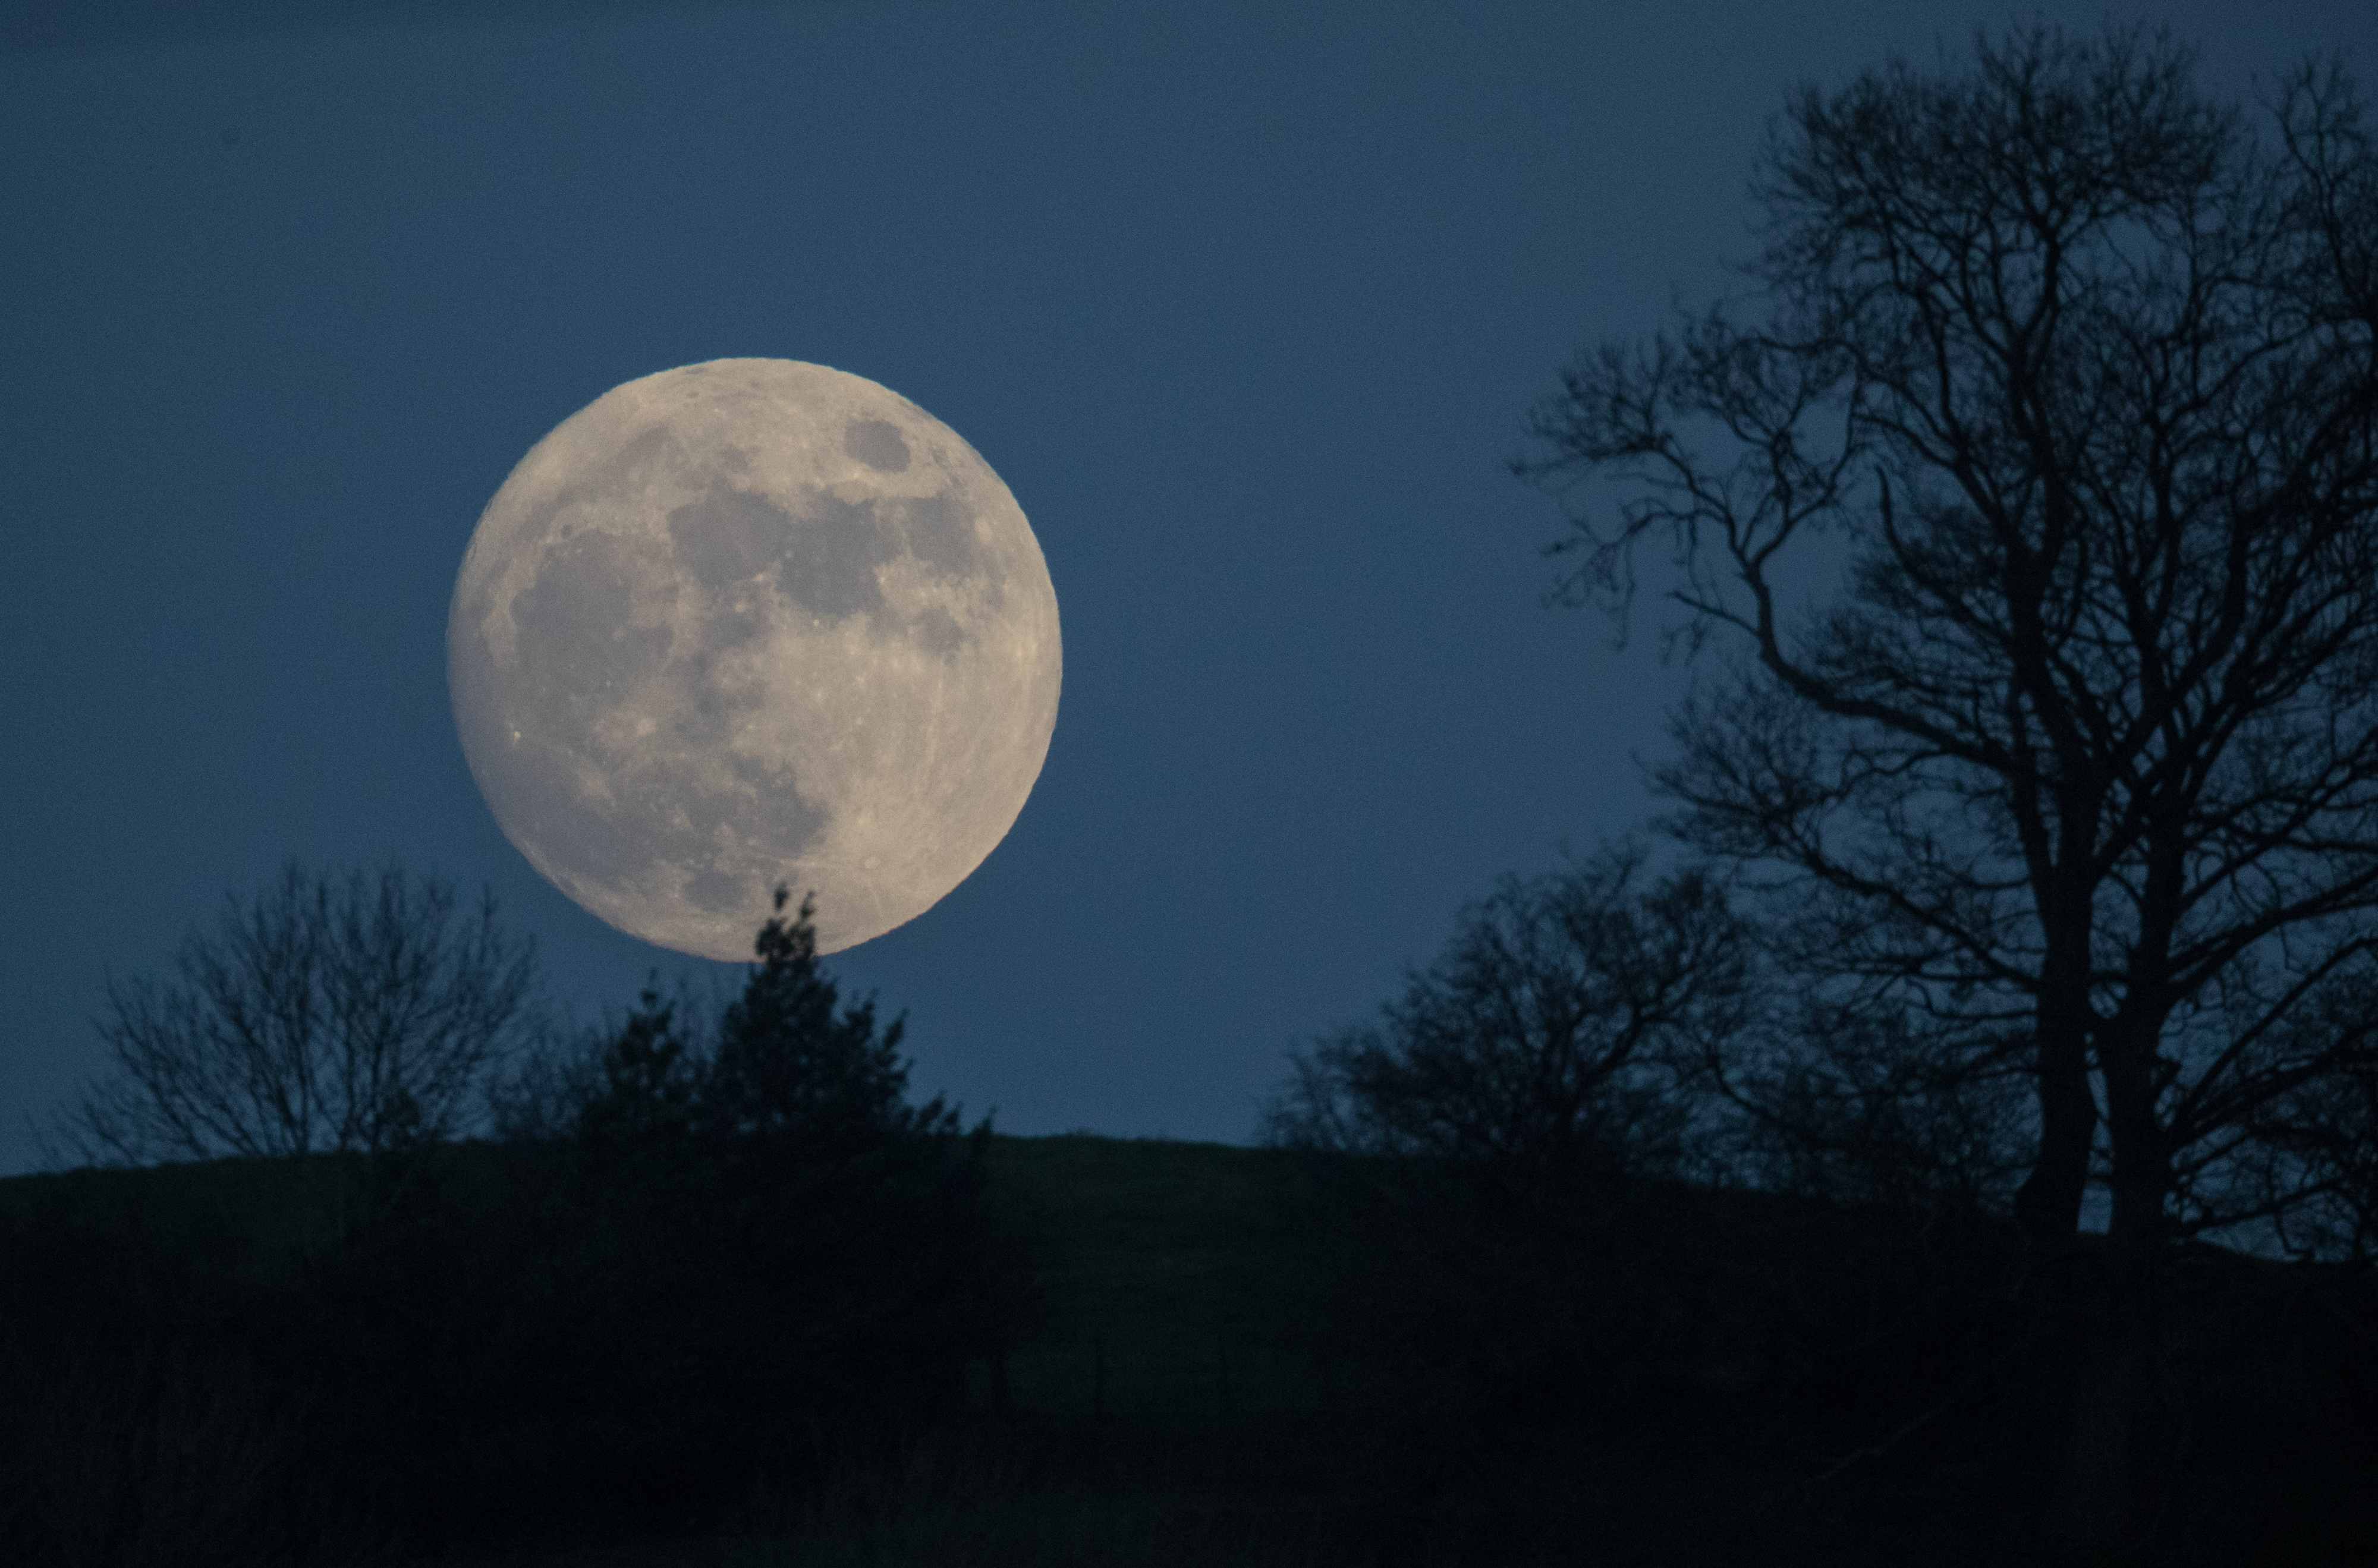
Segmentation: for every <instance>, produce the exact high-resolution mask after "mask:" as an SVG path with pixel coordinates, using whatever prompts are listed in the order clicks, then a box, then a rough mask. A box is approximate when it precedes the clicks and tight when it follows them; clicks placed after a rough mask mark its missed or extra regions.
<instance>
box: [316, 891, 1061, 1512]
mask: <svg viewBox="0 0 2378 1568" xmlns="http://www.w3.org/2000/svg"><path fill="white" fill-rule="evenodd" d="M786 902H787V895H782V894H780V896H779V898H778V901H777V914H776V915H775V916H774V917H772V918H771V919H770V920H769V922H768V923H767V925H766V926H765V927H764V928H763V930H762V931H761V933H760V934H759V937H758V940H757V941H756V943H755V952H756V955H757V957H758V959H759V962H758V963H756V964H753V965H752V966H751V968H750V970H749V971H748V973H747V975H746V976H745V980H744V984H743V986H742V988H741V990H740V992H739V994H738V995H737V997H736V998H735V999H734V1000H733V1001H732V1003H731V1004H729V1005H727V1007H725V1008H724V1009H723V1010H720V1011H718V1012H717V1013H715V1023H713V1022H712V1021H711V1020H712V1018H713V1017H714V1015H713V1014H711V1013H709V1012H706V1011H704V1010H703V1009H702V1008H701V1007H699V1006H696V1005H694V1004H693V1003H692V1002H691V999H688V998H686V997H685V996H683V995H682V994H681V995H680V996H679V998H678V999H674V1000H667V999H663V997H662V996H661V994H660V992H659V990H658V988H657V987H656V986H648V987H646V988H645V989H644V991H643V994H642V996H641V998H640V1000H639V1003H638V1005H637V1006H636V1007H635V1008H633V1009H632V1010H631V1011H629V1012H628V1014H627V1015H626V1016H625V1017H624V1018H623V1019H620V1020H619V1021H616V1022H615V1023H611V1024H609V1025H607V1026H606V1027H604V1028H602V1029H600V1030H598V1031H595V1032H591V1033H589V1034H586V1035H582V1036H581V1037H580V1038H579V1040H578V1041H577V1042H576V1045H575V1047H574V1054H573V1052H572V1050H571V1049H569V1048H564V1047H560V1046H559V1045H558V1043H557V1042H556V1041H554V1040H550V1039H549V1040H546V1041H545V1042H542V1047H549V1048H545V1049H543V1051H542V1059H541V1061H540V1062H539V1063H536V1064H534V1065H535V1066H536V1069H537V1071H536V1072H535V1073H534V1074H529V1075H524V1076H522V1077H520V1078H518V1079H517V1080H516V1082H515V1083H513V1084H512V1085H510V1088H509V1089H508V1090H507V1091H506V1093H507V1094H509V1095H510V1100H509V1101H508V1102H507V1103H508V1105H509V1108H510V1111H511V1112H512V1113H513V1119H512V1128H513V1131H515V1133H517V1134H518V1136H517V1137H516V1139H515V1140H514V1141H512V1142H510V1143H503V1144H499V1145H498V1147H497V1148H496V1150H495V1151H493V1153H494V1155H495V1156H496V1157H495V1159H494V1162H493V1164H494V1167H496V1168H498V1169H500V1170H501V1171H502V1172H503V1177H502V1185H503V1192H504V1194H505V1196H504V1198H503V1201H502V1202H501V1203H498V1204H497V1205H495V1206H493V1207H489V1206H486V1205H485V1204H481V1203H477V1201H476V1200H475V1199H473V1198H471V1197H470V1196H469V1195H468V1194H465V1193H461V1192H454V1193H449V1192H444V1191H437V1190H435V1189H434V1188H433V1187H425V1188H422V1189H419V1190H417V1191H415V1192H414V1196H413V1202H412V1203H410V1204H409V1205H407V1206H400V1207H396V1208H391V1209H390V1211H388V1213H387V1214H386V1215H385V1216H384V1219H383V1221H382V1223H381V1224H379V1225H378V1227H376V1228H375V1229H374V1230H373V1231H371V1232H369V1233H367V1234H366V1235H363V1236H361V1237H358V1238H357V1239H355V1240H354V1242H353V1243H352V1244H350V1245H349V1246H348V1247H347V1248H346V1249H344V1251H342V1253H341V1254H340V1255H339V1256H338V1257H337V1258H335V1259H331V1260H328V1261H327V1262H326V1263H324V1264H323V1266H321V1267H318V1269H317V1270H316V1271H315V1272H314V1275H313V1276H312V1279H311V1282H310V1288H311V1290H312V1292H313V1296H314V1299H315V1300H316V1301H317V1302H318V1303H319V1304H320V1312H321V1318H320V1321H322V1322H324V1323H336V1324H342V1325H344V1333H343V1334H342V1335H341V1336H340V1343H339V1344H337V1345H336V1346H335V1347H330V1349H328V1350H327V1351H326V1352H325V1356H326V1358H327V1359H331V1360H334V1361H336V1362H337V1363H338V1364H340V1365H342V1366H343V1367H346V1368H347V1369H348V1372H347V1376H348V1377H349V1381H350V1384H351V1386H353V1387H354V1388H355V1389H357V1390H358V1391H360V1392H359V1394H358V1401H359V1403H361V1404H362V1405H364V1406H366V1407H368V1408H369V1409H371V1410H373V1411H375V1412H376V1413H377V1414H376V1416H375V1421H376V1422H377V1423H378V1425H380V1426H381V1427H382V1428H383V1429H384V1430H385V1431H386V1432H387V1433H388V1434H389V1435H388V1437H387V1439H386V1441H387V1442H388V1443H389V1444H390V1447H391V1451H392V1453H393V1454H395V1455H396V1457H395V1459H394V1460H393V1461H392V1462H394V1463H396V1464H397V1466H398V1468H399V1469H400V1470H401V1471H402V1474H403V1475H404V1476H405V1477H406V1480H405V1482H404V1485H405V1487H406V1490H407V1491H408V1495H411V1496H414V1497H415V1498H419V1499H424V1500H435V1501H436V1506H437V1508H438V1509H439V1510H441V1511H442V1512H443V1514H444V1515H445V1516H446V1518H447V1520H448V1524H447V1526H445V1534H444V1536H443V1537H442V1538H443V1539H446V1540H450V1541H453V1542H460V1541H461V1540H462V1539H463V1538H467V1537H472V1536H474V1535H475V1536H477V1537H479V1538H492V1537H491V1536H489V1535H488V1532H489V1531H491V1530H494V1529H496V1528H498V1526H507V1523H508V1526H509V1527H513V1528H517V1527H520V1526H522V1524H523V1523H524V1521H525V1520H526V1517H527V1515H526V1514H525V1512H524V1505H523V1504H522V1502H521V1501H520V1500H521V1499H522V1498H524V1497H530V1496H534V1497H535V1498H537V1499H540V1500H542V1501H541V1502H540V1507H541V1508H542V1509H543V1512H542V1513H541V1514H539V1515H538V1516H537V1518H536V1526H537V1527H540V1528H558V1527H560V1526H561V1524H562V1522H563V1521H564V1520H565V1519H568V1518H570V1517H574V1518H575V1520H576V1522H577V1526H578V1527H580V1528H582V1529H584V1530H591V1531H594V1532H595V1533H600V1532H602V1531H605V1530H609V1531H611V1532H613V1533H615V1534H616V1533H617V1532H619V1531H621V1530H631V1529H634V1530H664V1529H666V1530H676V1529H685V1528H698V1527H703V1526H704V1523H705V1521H706V1520H708V1519H709V1518H711V1517H713V1516H715V1514H716V1513H717V1511H718V1510H719V1509H720V1507H721V1506H722V1505H723V1504H725V1503H726V1502H729V1501H731V1500H733V1499H735V1498H736V1497H737V1496H739V1494H740V1491H741V1490H742V1489H743V1488H744V1487H746V1486H748V1485H749V1484H750V1482H751V1478H752V1477H753V1474H754V1472H755V1470H756V1469H757V1468H758V1466H761V1465H762V1464H763V1462H766V1463H771V1464H786V1465H791V1466H795V1468H796V1469H798V1467H799V1466H806V1465H811V1464H814V1465H819V1466H823V1465H824V1464H826V1463H829V1462H835V1461H840V1460H844V1459H847V1457H848V1451H849V1450H850V1449H853V1448H860V1447H863V1446H864V1445H866V1444H870V1443H873V1442H896V1441H898V1440H899V1439H901V1438H902V1437H904V1436H906V1435H907V1433H908V1431H909V1430H914V1429H915V1428H916V1427H919V1426H921V1425H924V1424H929V1423H931V1421H933V1420H935V1419H937V1418H940V1417H941V1416H943V1415H944V1414H947V1413H948V1411H949V1408H950V1406H951V1405H952V1403H953V1401H954V1400H955V1398H957V1397H959V1396H961V1395H962V1394H963V1390H964V1386H965V1371H966V1367H967V1362H968V1361H969V1360H970V1359H975V1358H978V1357H982V1356H988V1355H993V1354H996V1353H998V1352H999V1351H1001V1350H1003V1348H1005V1347H1007V1346H1008V1345H1009V1344H1010V1343H1012V1341H1013V1338H1014V1336H1015V1335H1016V1333H1018V1332H1019V1330H1020V1328H1021V1327H1022V1326H1023V1321H1024V1320H1023V1318H1022V1316H1021V1314H1022V1312H1023V1311H1025V1310H1027V1308H1028V1304H1029V1295H1028V1290H1029V1281H1028V1278H1027V1277H1025V1275H1023V1273H1022V1269H1023V1263H1022V1260H1021V1257H1020V1254H1018V1253H1017V1252H1016V1251H1015V1249H1014V1248H1013V1247H1012V1245H1010V1244H1007V1243H1004V1242H1003V1240H1002V1239H1000V1238H998V1237H997V1236H995V1235H994V1234H993V1233H992V1232H991V1228H990V1226H989V1221H988V1217H987V1215H986V1213H985V1211H984V1210H983V1207H982V1204H981V1195H982V1188H983V1179H984V1176H983V1167H982V1158H983V1154H984V1151H985V1148H986V1146H987V1143H988V1140H989V1135H990V1128H989V1122H988V1120H986V1121H985V1122H983V1123H982V1124H981V1125H980V1126H979V1127H977V1128H976V1129H975V1130H974V1133H973V1135H972V1136H970V1137H962V1136H959V1135H958V1118H957V1115H956V1113H955V1111H954V1110H950V1109H947V1108H945V1107H943V1105H942V1103H941V1101H940V1100H939V1099H935V1100H933V1101H932V1102H931V1103H930V1104H928V1105H926V1106H922V1107H911V1106H909V1105H907V1103H906V1102H905V1098H904V1096H905V1094H906V1090H907V1066H906V1064H905V1063H904V1062H903V1061H902V1060H901V1059H899V1057H898V1055H897V1053H896V1047H897V1041H898V1038H899V1028H898V1025H897V1023H895V1024H894V1025H893V1027H891V1028H890V1029H882V1028H879V1027H878V1025H877V1023H876V1021H875V1013H874V1009H873V1006H872V1003H871V1001H867V1002H861V1003H859V1004H857V1005H853V1006H844V1005H843V1004H842V1003H841V999H840V997H839V994H838V991H837V988H836V987H835V983H834V982H833V980H832V979H831V978H830V977H829V976H826V975H825V974H824V973H823V972H822V970H821V969H820V968H819V965H818V963H817V958H816V949H815V941H814V936H813V933H812V930H811V926H810V920H809V908H808V906H807V905H806V904H804V906H803V907H802V909H801V910H800V911H799V913H798V914H797V915H790V916H788V915H787V912H786V910H785V904H786ZM496 1098H497V1099H498V1101H503V1100H504V1095H498V1096H496ZM498 1120H499V1122H501V1121H502V1120H503V1118H501V1117H499V1118H498ZM474 1205H475V1206H474ZM464 1427H467V1428H470V1429H472V1430H479V1431H482V1432H484V1433H486V1434H488V1435H487V1436H486V1441H484V1442H474V1443H472V1444H470V1445H468V1446H467V1448H465V1447H462V1446H459V1445H457V1444H456V1443H454V1442H450V1441H442V1440H440V1439H439V1437H438V1433H439V1432H440V1431H441V1430H456V1429H460V1428H464ZM496 1434H505V1435H503V1436H501V1437H500V1438H498V1436H497V1435H496ZM788 1450H789V1457H787V1451H788ZM783 1479H785V1480H787V1481H788V1482H790V1483H793V1484H798V1483H799V1475H798V1474H789V1475H787V1476H785V1477H784V1478H783ZM425 1506H426V1503H425Z"/></svg>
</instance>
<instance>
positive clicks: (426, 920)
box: [44, 862, 535, 1166]
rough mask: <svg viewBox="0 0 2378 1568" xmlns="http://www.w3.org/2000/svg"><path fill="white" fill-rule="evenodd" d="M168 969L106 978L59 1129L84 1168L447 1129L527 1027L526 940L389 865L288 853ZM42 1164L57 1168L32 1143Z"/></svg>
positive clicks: (388, 1146)
mask: <svg viewBox="0 0 2378 1568" xmlns="http://www.w3.org/2000/svg"><path fill="white" fill-rule="evenodd" d="M175 970H176V978H175V979H174V980H173V981H172V982H169V983H166V984H162V985H161V984H159V983H157V982H155V981H152V980H149V979H145V978H143V979H135V980H132V981H128V982H118V981H116V980H114V979H112V978H111V979H110V980H109V982H108V985H107V1003H108V1011H107V1016H106V1017H104V1018H103V1019H102V1020H101V1021H100V1022H99V1025H98V1027H99V1031H100V1034H101V1035H102V1038H104V1039H105V1040H106V1041H107V1043H108V1045H109V1046H110V1047H112V1048H113V1052H114V1062H113V1067H114V1076H113V1077H112V1078H109V1079H108V1080H106V1081H104V1082H102V1083H101V1084H100V1085H99V1086H97V1087H96V1088H94V1089H91V1090H90V1091H88V1092H86V1094H85V1095H83V1097H82V1099H81V1100H80V1101H79V1103H78V1105H77V1106H76V1107H74V1108H73V1110H72V1111H71V1112H70V1113H69V1114H68V1115H67V1116H66V1118H64V1119H62V1131H63V1132H64V1133H65V1135H66V1137H67V1138H68V1139H69V1140H70V1141H71V1142H72V1143H74V1144H75V1145H76V1152H77V1153H78V1155H79V1157H80V1159H81V1162H82V1163H84V1164H109V1165H138V1164H147V1163H151V1162H155V1161H160V1160H176V1159H178V1160H207V1159H214V1158H219V1157H222V1156H225V1155H248V1156H287V1155H307V1154H316V1153H344V1152H348V1151H363V1152H366V1153H374V1154H376V1153H379V1152H382V1151H389V1150H394V1149H402V1148H406V1147H412V1146H417V1145H419V1144H421V1143H427V1142H434V1141H437V1140H439V1139H442V1138H445V1137H447V1136H450V1134H451V1133H452V1132H453V1131H455V1129H456V1127H457V1126H458V1124H459V1122H460V1120H461V1119H462V1114H463V1106H464V1102H465V1098H466V1096H467V1095H470V1094H471V1093H472V1092H473V1091H474V1089H475V1088H477V1086H478V1080H479V1078H480V1077H481V1075H482V1073H483V1072H484V1071H485V1070H486V1068H487V1067H488V1065H489V1064H490V1063H491V1062H492V1061H494V1060H495V1059H497V1058H498V1056H500V1055H501V1054H502V1053H503V1052H504V1051H505V1050H506V1049H507V1048H508V1047H510V1045H511V1044H512V1043H513V1040H514V1037H515V1035H516V1033H517V1031H518V1030H519V1029H520V1027H521V1026H522V1024H523V1023H524V1022H525V1021H526V1018H527V1015H528V1011H529V1008H530V1002H531V990H532V987H533V985H534V977H535V955H534V944H533V943H532V942H531V941H530V940H526V939H515V938H513V937H511V936H509V935H507V934H506V933H505V931H504V930H503V929H502V928H501V927H500V926H499V925H498V923H497V919H496V904H495V896H494V894H493V893H492V892H489V893H485V894H483V896H482V898H481V900H480V903H479V906H478V908H477V910H476V911H475V912H474V913H473V914H464V913H463V912H462V911H461V910H460V909H459V908H458V905H457V902H456V898H455V894H454V892H453V890H452V888H451V887H450V885H449V884H447V883H445V882H443V881H441V880H438V879H436V878H434V877H432V878H422V879H418V880H415V879H413V878H409V877H408V876H406V875H405V873H403V872H402V870H400V869H398V868H395V867H393V866H391V867H390V868H386V869H383V870H382V871H380V872H379V873H378V875H377V876H372V875H367V874H366V873H365V872H363V871H355V872H354V873H352V874H350V875H349V876H347V877H346V878H345V879H343V880H336V879H333V878H331V877H330V876H328V875H323V874H318V873H313V872H309V871H306V870H305V869H303V868H300V867H299V866H298V865H297V864H296V863H294V862H292V863H291V864H290V865H289V866H288V867H286V868H284V870H283V871H282V876H281V880H279V882H278V883H277V884H275V885H273V886H272V887H270V888H269V889H267V890H265V891H263V892H258V893H257V894H256V895H255V896H254V897H253V898H247V899H243V898H241V897H240V896H239V895H237V894H233V895H232V896H231V897H230V898H229V899H228V901H227V907H226V908H225V910H224V912H223V916H222V919H221V921H220V922H219V923H218V925H217V927H216V928H215V929H214V930H213V931H212V932H198V931H193V932H191V933H190V934H188V935H187V936H186V937H185V938H184V940H183V941H182V944H181V948H180V951H179V952H178V954H177V956H176V959H175ZM44 1151H45V1153H46V1154H48V1155H49V1159H50V1163H51V1164H52V1165H53V1166H57V1165H59V1164H61V1163H63V1162H62V1161H61V1160H60V1158H59V1156H58V1155H56V1153H55V1152H54V1150H53V1149H51V1148H50V1147H49V1146H48V1144H47V1142H46V1140H45V1141H44Z"/></svg>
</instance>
